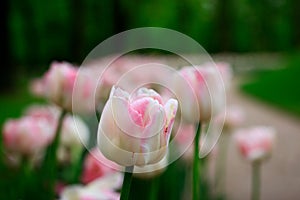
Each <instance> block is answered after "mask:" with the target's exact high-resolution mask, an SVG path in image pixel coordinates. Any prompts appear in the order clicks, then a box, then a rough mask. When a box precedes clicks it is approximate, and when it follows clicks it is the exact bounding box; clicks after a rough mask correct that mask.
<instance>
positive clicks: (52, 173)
mask: <svg viewBox="0 0 300 200" xmlns="http://www.w3.org/2000/svg"><path fill="white" fill-rule="evenodd" d="M66 114H67V112H66V111H65V110H63V111H62V112H61V114H60V117H59V120H58V124H57V127H56V130H55V137H54V140H53V142H52V143H51V144H50V146H49V147H48V149H47V152H46V155H45V159H44V162H43V171H44V178H45V180H44V181H45V183H46V191H49V196H47V197H48V198H49V199H55V180H56V178H57V160H56V152H57V148H58V145H59V140H60V133H61V128H62V125H63V120H64V117H65V115H66Z"/></svg>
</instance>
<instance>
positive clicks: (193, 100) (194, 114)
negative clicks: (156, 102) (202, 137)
mask: <svg viewBox="0 0 300 200" xmlns="http://www.w3.org/2000/svg"><path fill="white" fill-rule="evenodd" d="M179 75H180V76H175V78H174V83H173V85H174V86H173V87H174V91H175V94H176V96H177V98H178V99H179V101H180V106H181V113H182V116H183V119H184V120H185V121H187V122H189V123H193V124H195V123H197V122H199V120H200V121H202V122H205V121H208V120H210V118H211V117H212V116H214V115H216V114H218V113H219V112H220V111H222V110H223V109H224V107H225V101H226V100H225V88H224V84H223V80H222V76H221V74H220V71H219V70H218V68H217V67H216V66H215V65H213V64H204V65H203V66H196V67H184V68H183V69H181V70H180V71H179Z"/></svg>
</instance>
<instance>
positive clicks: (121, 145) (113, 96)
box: [98, 87, 177, 166]
mask: <svg viewBox="0 0 300 200" xmlns="http://www.w3.org/2000/svg"><path fill="white" fill-rule="evenodd" d="M176 111H177V101H176V100H175V99H169V100H168V101H167V102H166V103H163V101H162V98H161V96H160V95H159V94H158V93H156V92H155V91H154V90H151V89H146V88H140V89H139V90H137V91H135V92H134V93H133V94H131V95H129V94H128V93H127V92H125V91H123V90H122V89H120V88H116V87H113V88H112V90H111V93H110V97H109V99H108V101H107V103H106V105H105V107H104V109H103V113H102V116H101V119H100V123H99V127H98V147H99V149H100V150H101V152H102V153H103V155H104V156H105V157H106V158H108V159H109V160H112V161H114V162H116V163H118V164H120V165H122V166H133V165H137V166H144V165H148V164H154V163H157V162H159V161H160V160H161V159H162V158H163V157H164V156H165V155H166V153H167V147H168V143H169V139H170V134H171V130H172V126H173V123H174V119H175V115H176Z"/></svg>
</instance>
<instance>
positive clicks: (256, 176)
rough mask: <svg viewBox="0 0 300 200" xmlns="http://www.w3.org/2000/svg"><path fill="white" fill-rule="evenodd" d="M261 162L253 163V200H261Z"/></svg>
mask: <svg viewBox="0 0 300 200" xmlns="http://www.w3.org/2000/svg"><path fill="white" fill-rule="evenodd" d="M260 164H261V163H260V161H254V162H253V163H252V197H251V199H252V200H259V198H260Z"/></svg>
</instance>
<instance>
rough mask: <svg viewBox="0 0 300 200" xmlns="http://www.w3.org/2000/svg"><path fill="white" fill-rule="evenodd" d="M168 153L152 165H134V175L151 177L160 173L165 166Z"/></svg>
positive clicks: (143, 177) (145, 177) (144, 177)
mask: <svg viewBox="0 0 300 200" xmlns="http://www.w3.org/2000/svg"><path fill="white" fill-rule="evenodd" d="M167 165H168V154H166V156H165V157H164V158H163V159H161V160H160V161H159V162H158V163H155V164H152V165H146V166H143V167H138V166H135V167H134V174H133V175H134V176H135V177H138V178H142V179H148V178H153V177H156V176H159V175H161V174H162V173H163V172H164V171H165V170H166V168H167Z"/></svg>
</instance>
